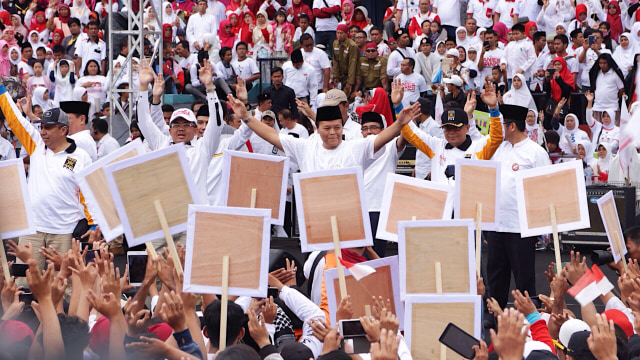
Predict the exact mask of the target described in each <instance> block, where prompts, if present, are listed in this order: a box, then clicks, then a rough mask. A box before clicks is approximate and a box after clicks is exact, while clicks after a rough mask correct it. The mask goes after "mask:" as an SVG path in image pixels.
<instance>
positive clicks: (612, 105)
mask: <svg viewBox="0 0 640 360" xmlns="http://www.w3.org/2000/svg"><path fill="white" fill-rule="evenodd" d="M595 85H596V90H595V93H594V95H595V97H594V99H593V111H603V110H608V109H616V110H617V109H619V106H618V90H620V89H624V83H623V82H622V80H620V77H619V76H618V74H616V72H615V71H613V69H609V71H607V72H606V74H603V73H602V70H600V72H599V73H598V77H597V78H596V84H595Z"/></svg>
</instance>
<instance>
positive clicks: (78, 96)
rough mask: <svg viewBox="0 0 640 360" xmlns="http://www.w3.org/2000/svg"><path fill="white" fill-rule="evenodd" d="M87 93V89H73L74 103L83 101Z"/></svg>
mask: <svg viewBox="0 0 640 360" xmlns="http://www.w3.org/2000/svg"><path fill="white" fill-rule="evenodd" d="M86 93H87V89H85V88H83V87H77V88H75V89H73V101H82V97H83V96H84V94H86Z"/></svg>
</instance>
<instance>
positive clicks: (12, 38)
mask: <svg viewBox="0 0 640 360" xmlns="http://www.w3.org/2000/svg"><path fill="white" fill-rule="evenodd" d="M2 40H4V41H6V42H7V44H9V47H12V46H18V42H17V41H16V32H15V31H14V30H13V26H7V27H6V28H4V31H3V32H2Z"/></svg>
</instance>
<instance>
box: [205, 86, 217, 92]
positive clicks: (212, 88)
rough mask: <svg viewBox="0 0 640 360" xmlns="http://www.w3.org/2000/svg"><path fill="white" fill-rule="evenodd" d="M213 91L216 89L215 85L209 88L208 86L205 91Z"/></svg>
mask: <svg viewBox="0 0 640 360" xmlns="http://www.w3.org/2000/svg"><path fill="white" fill-rule="evenodd" d="M214 91H216V87H215V86H213V87H210V88H208V89H207V92H208V93H210V92H214Z"/></svg>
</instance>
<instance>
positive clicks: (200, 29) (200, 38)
mask: <svg viewBox="0 0 640 360" xmlns="http://www.w3.org/2000/svg"><path fill="white" fill-rule="evenodd" d="M197 10H198V11H197V12H196V13H193V14H191V16H190V17H189V22H188V23H187V40H188V41H189V44H191V52H192V53H195V52H197V51H198V50H200V49H201V48H202V47H203V46H204V39H205V37H206V36H210V35H212V34H213V35H215V34H217V32H218V28H217V27H216V24H219V22H220V21H221V20H222V19H217V20H216V18H215V16H213V15H212V14H210V13H208V12H207V0H198V5H197Z"/></svg>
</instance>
